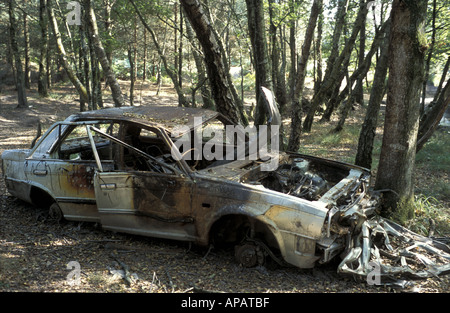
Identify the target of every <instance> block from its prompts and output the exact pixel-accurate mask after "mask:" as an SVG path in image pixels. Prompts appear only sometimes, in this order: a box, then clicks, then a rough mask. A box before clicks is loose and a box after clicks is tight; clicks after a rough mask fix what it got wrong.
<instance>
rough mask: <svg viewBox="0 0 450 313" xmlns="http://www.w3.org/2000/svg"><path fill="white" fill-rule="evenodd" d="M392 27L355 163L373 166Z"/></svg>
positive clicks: (373, 86)
mask: <svg viewBox="0 0 450 313" xmlns="http://www.w3.org/2000/svg"><path fill="white" fill-rule="evenodd" d="M389 37H390V29H388V30H387V31H386V37H385V39H384V43H383V46H382V48H381V54H380V57H379V58H378V62H377V65H376V68H375V77H374V80H373V84H372V90H371V93H370V99H369V105H368V107H367V112H366V117H365V119H364V124H363V126H362V129H361V132H360V134H359V141H358V150H357V152H356V158H355V164H356V165H359V166H362V167H365V168H369V169H370V168H372V151H373V143H374V139H375V133H376V129H377V124H378V114H379V111H380V104H381V101H382V100H383V97H384V90H385V86H386V75H387V69H388V49H389Z"/></svg>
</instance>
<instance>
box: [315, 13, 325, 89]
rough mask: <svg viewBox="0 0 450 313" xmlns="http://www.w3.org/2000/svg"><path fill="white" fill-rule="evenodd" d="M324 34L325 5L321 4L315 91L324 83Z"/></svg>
mask: <svg viewBox="0 0 450 313" xmlns="http://www.w3.org/2000/svg"><path fill="white" fill-rule="evenodd" d="M322 36H323V5H322V6H321V10H320V13H319V20H318V21H317V38H316V44H315V52H314V53H315V56H316V62H317V71H316V77H315V80H314V93H316V92H317V90H319V88H320V84H321V83H322V77H323V69H322V67H323V66H322V62H323V60H322Z"/></svg>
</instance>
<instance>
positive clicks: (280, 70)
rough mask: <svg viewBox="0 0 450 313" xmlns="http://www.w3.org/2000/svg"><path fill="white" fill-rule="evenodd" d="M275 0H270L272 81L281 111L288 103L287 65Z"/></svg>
mask: <svg viewBox="0 0 450 313" xmlns="http://www.w3.org/2000/svg"><path fill="white" fill-rule="evenodd" d="M274 2H275V0H269V17H270V28H269V31H270V43H271V49H272V53H271V59H272V66H271V68H272V83H273V89H274V94H275V98H276V100H277V103H278V105H279V107H280V113H282V112H284V110H285V107H286V104H287V94H286V80H285V66H284V65H283V64H280V63H281V54H282V52H281V47H280V46H281V44H280V42H281V41H282V40H283V38H282V36H281V32H280V39H278V36H277V32H278V28H279V27H277V26H276V25H275V22H274V18H275V16H274V15H275V13H274V9H273V4H274Z"/></svg>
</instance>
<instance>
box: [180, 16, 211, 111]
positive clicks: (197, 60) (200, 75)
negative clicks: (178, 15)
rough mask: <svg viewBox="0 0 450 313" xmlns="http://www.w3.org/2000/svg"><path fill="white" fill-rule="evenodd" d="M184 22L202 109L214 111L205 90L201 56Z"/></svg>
mask: <svg viewBox="0 0 450 313" xmlns="http://www.w3.org/2000/svg"><path fill="white" fill-rule="evenodd" d="M185 22H186V35H187V37H188V39H189V41H190V42H191V44H192V55H193V57H194V61H195V66H196V68H197V76H198V83H199V84H201V87H200V90H201V95H202V100H203V108H205V109H214V102H213V101H212V97H211V93H210V91H209V89H208V88H207V84H206V83H205V82H206V80H207V79H208V78H207V76H206V71H205V66H204V61H203V58H202V57H201V55H200V54H199V53H198V52H197V49H196V47H195V46H194V32H193V30H192V27H191V24H190V23H189V21H188V20H187V19H185Z"/></svg>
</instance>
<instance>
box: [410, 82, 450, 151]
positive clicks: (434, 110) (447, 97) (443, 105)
mask: <svg viewBox="0 0 450 313" xmlns="http://www.w3.org/2000/svg"><path fill="white" fill-rule="evenodd" d="M449 103H450V81H447V83H446V85H445V87H444V89H442V92H441V93H440V95H439V97H438V99H437V101H436V103H433V104H432V106H430V107H429V108H428V110H427V111H426V112H425V114H424V116H423V117H422V118H421V120H420V125H419V134H418V138H417V148H416V151H417V152H418V151H420V150H421V149H422V148H423V146H424V145H425V143H426V142H427V141H428V139H430V137H431V135H432V134H433V133H434V131H435V130H436V128H437V127H438V125H439V123H440V121H441V119H442V117H443V116H444V113H445V110H446V109H447V107H448V105H449Z"/></svg>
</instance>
